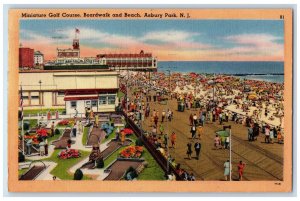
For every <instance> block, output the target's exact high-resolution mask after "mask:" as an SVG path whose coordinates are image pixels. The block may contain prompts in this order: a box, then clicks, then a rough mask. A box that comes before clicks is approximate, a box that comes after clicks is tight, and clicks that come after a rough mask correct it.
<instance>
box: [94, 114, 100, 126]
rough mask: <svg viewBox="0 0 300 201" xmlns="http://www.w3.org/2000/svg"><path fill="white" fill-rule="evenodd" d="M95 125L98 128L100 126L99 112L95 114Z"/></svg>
mask: <svg viewBox="0 0 300 201" xmlns="http://www.w3.org/2000/svg"><path fill="white" fill-rule="evenodd" d="M95 126H96V128H98V126H99V116H98V114H96V115H95Z"/></svg>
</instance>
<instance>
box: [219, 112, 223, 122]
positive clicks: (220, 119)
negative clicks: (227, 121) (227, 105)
mask: <svg viewBox="0 0 300 201" xmlns="http://www.w3.org/2000/svg"><path fill="white" fill-rule="evenodd" d="M219 122H220V125H222V122H223V115H222V113H221V112H220V114H219Z"/></svg>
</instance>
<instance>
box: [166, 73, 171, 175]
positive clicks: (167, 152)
mask: <svg viewBox="0 0 300 201" xmlns="http://www.w3.org/2000/svg"><path fill="white" fill-rule="evenodd" d="M166 71H167V72H169V93H170V96H171V70H169V69H168V70H166ZM167 106H169V100H168V102H167ZM167 122H168V120H167ZM168 133H170V131H169V123H167V175H168V174H169V166H170V165H169V135H168Z"/></svg>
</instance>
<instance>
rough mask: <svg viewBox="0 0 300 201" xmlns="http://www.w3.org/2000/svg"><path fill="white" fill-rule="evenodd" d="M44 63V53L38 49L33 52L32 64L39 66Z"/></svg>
mask: <svg viewBox="0 0 300 201" xmlns="http://www.w3.org/2000/svg"><path fill="white" fill-rule="evenodd" d="M43 64H44V55H43V53H41V52H40V51H36V52H34V65H37V66H40V65H43Z"/></svg>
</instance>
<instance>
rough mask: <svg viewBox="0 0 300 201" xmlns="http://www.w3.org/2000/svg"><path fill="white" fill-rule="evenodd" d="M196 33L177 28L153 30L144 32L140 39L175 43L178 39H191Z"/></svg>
mask: <svg viewBox="0 0 300 201" xmlns="http://www.w3.org/2000/svg"><path fill="white" fill-rule="evenodd" d="M198 35H200V34H199V33H191V32H185V31H177V30H167V31H153V32H149V33H147V34H145V36H143V37H142V38H141V40H143V41H152V40H154V41H160V42H173V43H177V42H180V41H193V37H194V36H198Z"/></svg>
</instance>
